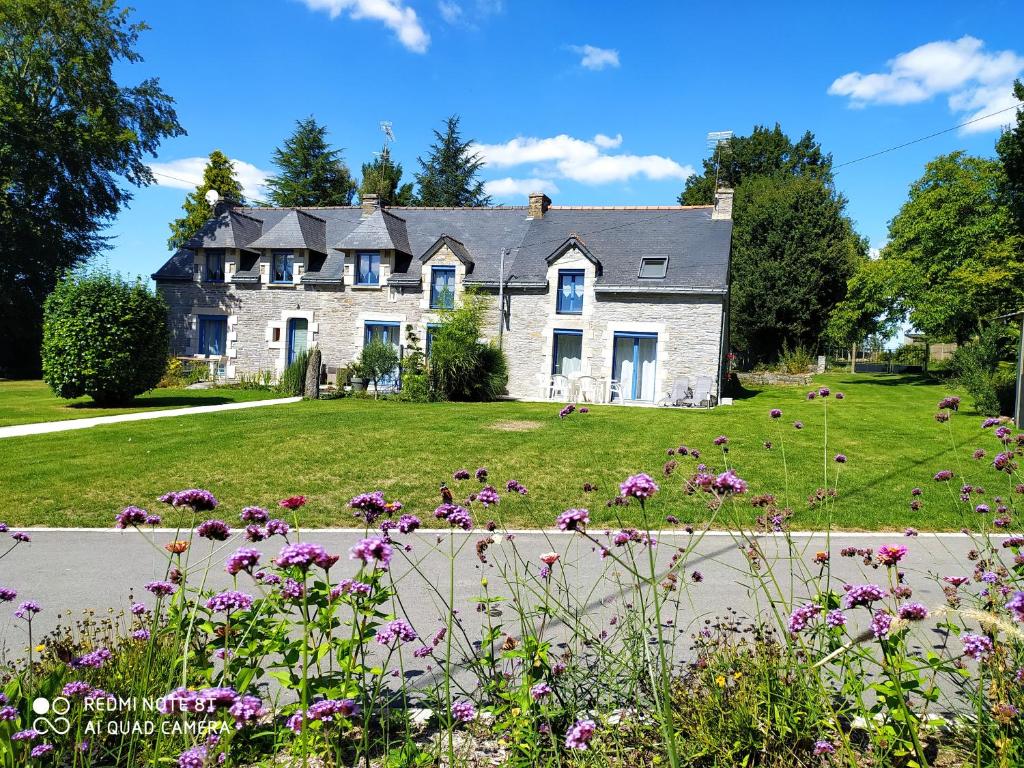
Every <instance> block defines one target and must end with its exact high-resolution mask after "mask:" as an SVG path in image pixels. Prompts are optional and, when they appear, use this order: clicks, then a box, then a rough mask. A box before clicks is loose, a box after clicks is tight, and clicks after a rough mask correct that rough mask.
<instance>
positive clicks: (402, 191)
mask: <svg viewBox="0 0 1024 768" xmlns="http://www.w3.org/2000/svg"><path fill="white" fill-rule="evenodd" d="M401 182H402V164H401V163H396V162H394V161H393V160H392V159H391V153H390V152H389V151H388V148H387V145H385V146H384V149H382V150H381V152H380V154H379V155H378V156H377V157H376V158H375V159H374V161H373V162H372V163H363V180H362V182H361V183H360V185H359V197H360V198H363V197H365V196H366V195H376V196H377V199H378V200H379V201H380V204H381V205H412V201H413V187H412V182H408V183H406V184H402V183H401Z"/></svg>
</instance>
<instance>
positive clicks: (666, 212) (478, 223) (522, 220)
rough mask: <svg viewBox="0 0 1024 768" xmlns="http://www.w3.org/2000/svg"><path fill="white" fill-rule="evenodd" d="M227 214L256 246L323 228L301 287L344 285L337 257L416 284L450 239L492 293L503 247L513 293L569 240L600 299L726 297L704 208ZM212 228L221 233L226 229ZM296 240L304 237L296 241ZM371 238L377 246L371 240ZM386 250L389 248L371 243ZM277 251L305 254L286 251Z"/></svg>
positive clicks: (537, 281)
mask: <svg viewBox="0 0 1024 768" xmlns="http://www.w3.org/2000/svg"><path fill="white" fill-rule="evenodd" d="M233 213H238V214H241V215H242V216H245V217H251V218H253V219H258V220H261V221H262V222H263V226H262V231H263V232H264V233H267V235H266V237H265V238H260V241H262V240H264V239H267V238H269V235H270V234H271V232H272V231H273V229H274V228H275V227H276V226H277V225H278V224H281V223H282V222H283V221H284V220H285V219H291V220H294V221H298V222H301V221H303V220H305V218H306V214H307V213H308V214H309V218H311V219H316V220H320V221H322V222H323V223H324V231H325V235H324V236H325V242H326V243H327V244H328V245H327V246H326V247H325V248H324V249H323V250H322V251H321V252H326V254H327V257H326V259H324V261H323V264H322V265H321V266H320V269H319V270H315V271H307V272H306V273H305V274H304V275H303V277H302V280H303V282H305V283H313V284H317V283H320V284H338V283H340V282H342V275H343V267H344V256H343V254H342V252H341V251H340V250H338V249H339V248H352V249H359V248H394V249H395V250H396V251H398V252H399V254H400V257H399V259H398V265H397V266H398V269H397V270H396V272H394V273H392V277H391V280H390V281H389V282H390V283H391V284H393V285H418V284H419V280H420V276H419V273H420V263H421V262H420V259H422V257H423V256H424V255H425V254H426V253H427V252H428V251H429V250H430V249H431V248H432V247H435V246H436V245H437V243H438V240H439V239H440V238H441V236H442V235H447V236H448V237H449V238H450V239H452V240H454V241H456V242H457V243H458V244H459V245H461V246H462V248H463V249H464V250H465V254H464V255H465V256H467V257H469V258H470V259H471V262H472V264H473V269H472V271H471V272H470V273H469V274H468V275H467V277H466V282H467V284H476V285H482V286H488V287H496V286H497V283H498V264H499V260H500V254H501V250H502V249H503V248H507V249H509V255H508V256H506V258H505V277H506V280H507V284H508V285H509V286H510V287H517V286H518V287H544V286H545V285H546V280H547V269H548V258H549V257H550V256H551V254H552V253H554V252H555V251H556V250H558V249H559V248H560V247H561V246H563V245H564V244H565V243H566V241H567V240H568V239H569V238H570V237H576V238H577V240H578V241H579V242H580V243H581V244H582V245H583V246H585V248H586V250H587V251H588V252H589V253H590V254H591V255H592V256H593V258H594V259H596V260H597V261H598V262H599V263H600V265H601V270H600V275H599V276H598V279H597V284H596V289H597V290H598V291H599V292H619V291H623V292H695V293H724V292H725V291H726V290H727V288H728V271H729V246H730V240H731V236H732V222H731V221H729V220H713V219H712V218H711V213H712V208H711V206H700V207H652V208H640V207H637V208H582V207H571V206H564V207H563V206H551V207H550V208H548V210H547V212H546V213H545V215H544V216H543V218H540V219H533V220H531V219H529V218H528V209H527V208H526V207H525V206H516V207H507V208H411V207H410V208H397V207H396V208H391V209H389V210H387V211H375V212H374V213H373V214H371V215H370V216H366V217H364V216H363V215H362V210H361V209H360V208H359V207H357V206H352V207H344V208H314V209H310V211H309V212H306V211H298V212H296V211H294V210H291V209H274V208H244V209H239V210H237V211H233ZM226 216H227V214H226V215H225V216H222V217H221V218H222V219H225V217H226ZM218 226H219V227H223V228H225V229H226V228H227V225H226V224H221V225H218ZM289 226H291V225H289ZM300 229H301V225H300ZM215 231H220V230H219V229H215ZM403 235H404V238H403ZM303 237H304V238H307V237H308V235H307V234H303ZM371 237H373V238H378V239H377V240H371V239H370V238H371ZM306 242H309V240H308V239H307V240H306ZM383 242H387V243H390V245H379V244H378V245H374V244H373V243H383ZM316 244H319V241H318V242H317V243H316ZM252 246H257V247H259V246H258V242H252ZM252 246H250V247H252ZM211 247H224V246H223V245H222V244H218V245H216V246H211ZM267 247H278V246H276V245H275V246H267ZM281 247H306V246H299V245H297V244H296V243H292V244H291V245H289V246H281ZM310 247H312V248H313V250H318V249H317V248H316V247H314V246H310ZM182 253H183V252H182V251H179V252H178V253H176V254H175V255H174V256H172V257H171V258H170V260H168V262H167V263H166V264H164V266H163V267H161V268H160V270H159V271H158V272H157V273H156V274H155V275H153V277H154V279H157V280H175V279H177V280H182V279H190V278H191V258H192V256H191V252H188V255H187V256H183V255H182ZM403 255H404V256H403ZM644 256H663V257H666V258H667V259H668V265H667V271H666V275H665V277H664V278H657V279H641V278H639V277H638V275H639V273H640V260H641V258H642V257H644Z"/></svg>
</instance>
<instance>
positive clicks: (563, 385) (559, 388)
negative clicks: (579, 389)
mask: <svg viewBox="0 0 1024 768" xmlns="http://www.w3.org/2000/svg"><path fill="white" fill-rule="evenodd" d="M570 389H571V387H570V385H569V378H568V377H567V376H563V375H562V374H560V373H556V374H554V375H553V376H552V377H551V383H550V384H549V385H548V400H568V399H569V390H570Z"/></svg>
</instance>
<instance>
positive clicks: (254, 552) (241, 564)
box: [224, 547, 262, 576]
mask: <svg viewBox="0 0 1024 768" xmlns="http://www.w3.org/2000/svg"><path fill="white" fill-rule="evenodd" d="M260 557H262V554H261V553H260V551H259V550H258V549H252V548H251V547H239V548H238V551H237V552H235V553H234V554H233V555H231V557H229V558H228V559H227V563H226V564H225V566H224V569H225V570H226V571H227V572H228V573H230V574H231V575H232V576H234V575H236V574H238V573H240V572H242V571H246V572H247V573H252V569H253V568H255V567H256V564H257V563H259V561H260Z"/></svg>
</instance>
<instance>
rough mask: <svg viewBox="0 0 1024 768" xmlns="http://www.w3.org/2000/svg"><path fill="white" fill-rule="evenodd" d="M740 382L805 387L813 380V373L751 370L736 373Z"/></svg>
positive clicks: (755, 384)
mask: <svg viewBox="0 0 1024 768" xmlns="http://www.w3.org/2000/svg"><path fill="white" fill-rule="evenodd" d="M736 376H737V377H739V380H740V383H742V384H753V385H754V386H772V387H776V386H778V387H807V386H810V384H811V383H812V382H813V381H814V374H813V373H777V372H775V371H753V372H749V373H737V374H736Z"/></svg>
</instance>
